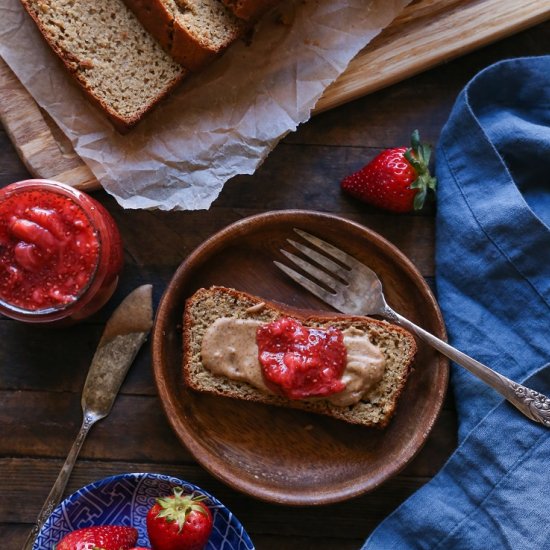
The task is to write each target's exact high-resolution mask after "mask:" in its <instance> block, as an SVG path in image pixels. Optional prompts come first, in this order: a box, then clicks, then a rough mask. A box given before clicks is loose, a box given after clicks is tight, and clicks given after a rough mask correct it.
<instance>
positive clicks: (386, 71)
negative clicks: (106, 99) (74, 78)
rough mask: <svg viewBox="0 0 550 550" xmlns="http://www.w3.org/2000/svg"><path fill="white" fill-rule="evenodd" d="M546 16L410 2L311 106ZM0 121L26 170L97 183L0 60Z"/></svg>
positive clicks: (478, 3)
mask: <svg viewBox="0 0 550 550" xmlns="http://www.w3.org/2000/svg"><path fill="white" fill-rule="evenodd" d="M549 17H550V3H549V2H548V0H529V1H527V2H520V3H518V2H514V1H513V0H507V1H503V0H419V1H415V2H412V3H411V4H410V5H408V6H407V7H406V8H405V9H404V10H403V12H402V13H401V14H400V15H399V16H398V18H397V19H396V20H395V21H394V22H393V23H391V24H390V25H389V26H388V27H387V28H386V29H384V31H383V32H382V33H381V34H380V35H379V36H378V37H377V38H375V40H373V41H372V42H371V43H370V44H369V45H368V46H367V47H366V48H365V49H364V50H363V51H362V52H361V53H359V54H358V55H357V56H356V58H355V59H354V60H353V61H352V62H351V63H350V65H349V67H348V69H347V70H346V71H345V72H344V73H343V74H342V75H341V76H340V77H339V78H338V79H337V80H336V81H335V82H334V83H333V84H332V85H331V86H330V87H329V88H328V89H327V90H326V91H325V93H324V94H323V96H322V97H321V99H320V100H319V102H318V104H317V106H316V108H315V110H314V113H320V112H322V111H326V110H329V109H332V108H334V107H336V106H339V105H342V104H344V103H346V102H349V101H352V100H354V99H357V98H358V97H361V96H363V95H365V94H368V93H372V92H374V91H376V90H380V89H382V88H384V87H387V86H389V85H391V84H394V83H396V82H399V81H401V80H403V79H406V78H410V77H411V76H413V75H415V74H418V73H419V72H422V71H425V70H427V69H429V68H431V67H434V66H436V65H438V64H440V63H443V62H445V61H448V60H450V59H453V58H454V57H458V56H460V55H464V54H465V53H467V52H469V51H472V50H474V49H476V48H479V47H481V46H483V45H486V44H489V43H490V42H492V41H495V40H498V39H500V38H502V37H504V36H508V35H510V34H513V33H516V32H519V31H521V30H523V29H525V28H528V27H529V26H532V25H535V24H536V23H539V22H541V21H545V20H546V19H548V18H549ZM0 121H1V122H2V124H3V125H4V127H5V128H6V131H7V132H8V135H9V136H10V139H11V140H12V142H13V143H14V145H15V148H16V150H17V152H18V154H19V156H20V158H21V159H22V161H23V163H24V164H25V166H26V167H27V169H28V170H29V172H30V174H32V175H33V177H38V178H50V179H55V180H57V181H61V182H64V183H68V184H69V185H73V186H75V187H77V188H78V189H82V190H84V191H91V190H93V189H98V188H99V187H100V183H99V182H98V181H97V179H96V178H95V176H94V175H93V173H92V172H91V170H90V169H89V168H88V167H87V165H86V164H84V162H82V160H81V159H80V158H79V157H78V155H77V154H76V153H75V152H74V150H73V148H72V145H71V144H70V142H69V141H68V140H67V139H66V138H65V137H64V136H63V135H62V134H61V132H60V131H59V129H58V128H57V127H56V125H55V123H54V122H53V121H52V120H51V119H50V118H49V117H48V115H47V114H46V113H44V112H43V111H42V110H41V109H39V108H38V106H37V105H36V103H35V102H34V100H33V99H32V97H31V96H30V95H29V94H28V92H27V91H26V90H25V88H24V87H23V86H22V85H21V83H20V82H19V81H18V80H17V78H16V77H15V75H14V74H13V73H12V72H11V70H10V69H9V67H8V66H7V65H6V64H5V62H4V61H3V60H2V59H0Z"/></svg>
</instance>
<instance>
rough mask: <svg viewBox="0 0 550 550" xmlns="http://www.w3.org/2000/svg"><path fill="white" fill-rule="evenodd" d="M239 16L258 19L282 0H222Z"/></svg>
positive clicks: (247, 19)
mask: <svg viewBox="0 0 550 550" xmlns="http://www.w3.org/2000/svg"><path fill="white" fill-rule="evenodd" d="M222 1H223V3H224V4H225V5H226V6H227V7H228V8H229V9H230V10H231V11H232V12H233V13H234V14H235V15H236V16H237V17H240V18H241V19H244V20H245V21H256V20H257V19H259V18H260V17H261V16H262V15H263V14H264V13H265V12H266V11H268V10H269V9H271V8H272V7H274V6H276V5H277V4H279V3H280V0H222Z"/></svg>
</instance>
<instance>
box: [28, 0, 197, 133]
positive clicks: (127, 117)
mask: <svg viewBox="0 0 550 550" xmlns="http://www.w3.org/2000/svg"><path fill="white" fill-rule="evenodd" d="M21 2H22V4H23V6H24V7H25V9H26V10H27V12H28V13H29V14H30V16H31V17H32V18H33V19H34V21H35V22H36V24H37V26H38V28H39V30H40V32H41V33H42V35H43V36H44V38H45V40H46V41H47V43H48V44H49V45H50V47H51V48H52V49H53V51H54V52H55V53H56V54H57V55H58V56H59V58H60V59H61V61H62V62H63V64H64V65H65V66H66V68H67V69H68V70H69V72H70V73H71V75H73V77H74V78H75V79H76V81H77V82H78V84H79V85H80V86H81V87H82V89H83V90H84V92H85V93H86V94H87V96H88V97H89V98H90V99H91V100H92V101H93V102H94V103H95V104H96V105H98V106H99V107H100V108H101V109H102V110H103V111H104V112H105V113H106V114H107V116H108V118H109V119H110V120H111V121H112V122H113V124H114V126H115V127H116V128H117V130H119V131H120V132H125V131H127V130H129V129H130V128H131V127H132V126H133V125H135V124H136V123H137V122H138V121H140V120H141V119H142V117H143V116H144V115H145V114H146V113H147V112H148V111H150V110H151V108H152V107H153V106H155V105H156V104H157V103H158V102H159V101H160V100H161V99H162V98H163V97H165V96H166V95H167V94H168V93H169V92H170V91H171V90H172V89H173V88H174V87H175V86H176V85H177V84H178V83H179V82H180V81H181V80H182V79H183V78H184V76H185V75H186V72H187V71H186V70H185V69H184V68H183V67H182V66H181V65H179V64H178V63H175V62H174V60H172V59H171V57H170V56H169V55H168V54H166V53H165V52H164V51H163V49H162V48H161V47H160V46H159V44H158V43H157V42H156V41H155V40H154V38H153V37H151V36H150V35H149V33H147V32H146V31H145V29H144V28H143V27H142V25H141V24H140V22H139V21H138V20H137V18H136V17H135V15H134V14H133V13H132V12H131V11H130V10H129V9H128V8H127V7H126V6H125V5H124V3H123V2H122V0H94V1H93V2H89V1H87V0H21Z"/></svg>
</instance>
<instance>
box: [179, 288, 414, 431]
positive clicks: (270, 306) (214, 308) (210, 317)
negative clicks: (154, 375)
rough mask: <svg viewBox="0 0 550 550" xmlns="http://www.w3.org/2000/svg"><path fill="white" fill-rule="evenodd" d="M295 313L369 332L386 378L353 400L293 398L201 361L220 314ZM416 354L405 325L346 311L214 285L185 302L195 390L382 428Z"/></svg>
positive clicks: (186, 353)
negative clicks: (297, 305)
mask: <svg viewBox="0 0 550 550" xmlns="http://www.w3.org/2000/svg"><path fill="white" fill-rule="evenodd" d="M283 316H285V317H293V318H295V319H298V320H300V321H301V322H302V323H303V324H304V325H306V326H311V327H313V326H315V327H328V326H334V327H336V328H339V329H341V330H344V329H346V328H349V327H352V326H353V327H356V328H358V329H360V330H363V331H365V332H366V333H367V334H368V337H369V340H370V341H371V343H373V344H374V345H376V346H378V347H379V349H380V351H381V352H382V354H383V355H384V358H385V370H384V375H383V377H382V380H381V381H380V382H379V383H378V384H377V385H376V386H375V387H374V388H373V389H372V390H370V391H369V393H368V394H367V395H365V396H364V397H363V399H362V400H361V401H360V402H359V403H356V404H354V405H350V406H346V407H340V406H336V405H334V404H332V403H330V402H329V401H327V400H325V399H315V400H290V399H287V398H285V397H280V396H278V395H274V394H268V393H264V392H262V391H260V390H258V389H256V388H255V387H253V386H251V385H249V384H248V383H246V382H242V381H235V380H232V379H229V378H226V377H224V376H217V375H214V374H212V373H211V372H210V371H209V370H208V369H207V368H206V367H205V366H204V364H203V362H202V360H201V346H202V341H203V338H204V335H205V333H206V331H207V329H208V327H210V326H211V325H212V324H213V323H214V322H215V321H216V320H217V319H219V318H222V317H234V318H238V319H253V320H257V321H261V322H265V323H270V322H272V321H274V320H275V319H278V318H280V317H283ZM415 353H416V342H415V340H414V338H413V336H412V335H411V334H410V333H409V332H408V331H406V330H405V329H403V328H401V327H398V326H395V325H392V324H390V323H387V322H385V321H379V320H377V319H372V318H369V317H350V316H343V315H337V314H335V315H318V316H311V315H308V314H304V313H303V312H299V311H297V310H291V309H290V308H286V307H285V306H282V305H279V304H275V303H272V302H268V301H265V300H263V299H261V298H259V297H257V296H252V295H250V294H247V293H245V292H241V291H238V290H234V289H230V288H225V287H216V286H215V287H211V288H208V289H204V288H203V289H199V290H198V291H197V292H196V293H195V294H193V296H191V297H190V298H189V299H188V300H187V302H186V305H185V312H184V319H183V376H184V381H185V384H186V385H187V386H188V387H189V388H192V389H193V390H196V391H199V392H206V393H211V394H215V395H219V396H224V397H231V398H237V399H243V400H246V401H256V402H260V403H265V404H268V405H277V406H285V407H293V408H298V409H303V410H307V411H310V412H314V413H319V414H324V415H328V416H331V417H333V418H337V419H340V420H344V421H345V422H349V423H351V424H360V425H363V426H371V427H377V428H384V427H385V426H387V424H388V423H389V421H390V419H391V417H392V416H393V414H394V413H395V410H396V406H397V402H398V399H399V396H400V394H401V392H402V391H403V388H404V387H405V383H406V381H407V377H408V375H409V372H410V369H411V364H412V361H413V359H414V355H415Z"/></svg>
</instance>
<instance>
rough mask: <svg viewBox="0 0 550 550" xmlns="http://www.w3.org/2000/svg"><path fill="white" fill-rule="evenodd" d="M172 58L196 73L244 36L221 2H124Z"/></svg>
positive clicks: (240, 25) (241, 25)
mask: <svg viewBox="0 0 550 550" xmlns="http://www.w3.org/2000/svg"><path fill="white" fill-rule="evenodd" d="M124 1H125V2H126V5H127V6H128V7H129V8H130V9H131V10H132V11H133V12H134V13H135V14H136V15H137V17H138V19H139V20H140V21H141V23H142V24H143V26H144V27H145V28H146V29H147V30H148V31H149V32H150V33H151V35H153V36H154V37H155V38H156V39H157V40H158V42H159V44H160V45H161V46H162V47H163V48H164V50H165V51H166V52H168V53H169V54H170V55H171V56H172V58H173V59H174V60H175V61H177V62H178V63H181V64H182V65H183V66H184V67H186V68H187V69H189V70H191V71H196V70H198V69H200V68H201V67H203V66H204V65H205V64H207V63H208V62H209V61H211V60H212V59H213V58H214V57H215V56H216V55H217V54H219V53H220V52H222V51H223V50H225V49H226V48H227V47H228V46H229V45H230V44H231V43H232V42H234V41H235V40H236V39H237V38H239V37H240V36H242V35H243V33H244V32H245V30H246V29H247V25H246V23H245V22H244V21H243V20H241V19H239V18H238V17H236V16H235V15H233V13H232V12H231V10H229V9H228V8H227V7H226V6H225V5H224V4H223V3H222V1H221V0H124Z"/></svg>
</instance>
